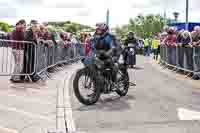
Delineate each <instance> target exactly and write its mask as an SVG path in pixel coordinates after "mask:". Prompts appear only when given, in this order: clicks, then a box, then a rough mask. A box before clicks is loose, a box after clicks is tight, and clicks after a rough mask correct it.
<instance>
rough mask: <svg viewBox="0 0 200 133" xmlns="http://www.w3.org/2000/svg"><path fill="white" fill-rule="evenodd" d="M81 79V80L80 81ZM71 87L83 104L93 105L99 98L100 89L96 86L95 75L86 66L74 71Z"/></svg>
mask: <svg viewBox="0 0 200 133" xmlns="http://www.w3.org/2000/svg"><path fill="white" fill-rule="evenodd" d="M82 79H83V81H81V80H82ZM73 88H74V93H75V96H76V97H77V99H78V100H79V102H81V103H82V104H84V105H93V104H95V103H96V102H97V101H98V100H99V97H100V94H101V91H100V89H99V88H98V85H97V79H96V78H95V75H94V74H92V72H90V69H89V68H88V67H86V68H83V69H81V70H79V71H78V72H77V73H76V76H75V78H74V81H73ZM88 92H89V93H88ZM90 92H91V93H90Z"/></svg>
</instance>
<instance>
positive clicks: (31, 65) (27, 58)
mask: <svg viewBox="0 0 200 133" xmlns="http://www.w3.org/2000/svg"><path fill="white" fill-rule="evenodd" d="M30 25H31V27H30V28H29V29H28V30H27V31H26V33H25V40H26V41H30V42H32V44H27V45H25V49H24V73H26V74H32V75H31V76H30V78H31V80H32V81H33V82H36V81H38V80H39V77H38V76H37V75H36V72H35V64H36V62H35V58H36V55H35V49H36V46H35V45H37V39H38V33H39V30H40V29H39V25H38V22H37V21H36V20H32V21H31V23H30Z"/></svg>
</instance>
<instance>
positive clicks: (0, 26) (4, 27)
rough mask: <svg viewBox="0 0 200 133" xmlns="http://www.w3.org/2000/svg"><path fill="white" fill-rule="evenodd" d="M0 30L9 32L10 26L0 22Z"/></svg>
mask: <svg viewBox="0 0 200 133" xmlns="http://www.w3.org/2000/svg"><path fill="white" fill-rule="evenodd" d="M0 29H1V30H2V31H4V32H10V31H11V29H10V26H9V24H7V23H5V22H0Z"/></svg>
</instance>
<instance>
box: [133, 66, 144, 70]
mask: <svg viewBox="0 0 200 133" xmlns="http://www.w3.org/2000/svg"><path fill="white" fill-rule="evenodd" d="M133 69H135V70H143V69H144V68H143V67H139V66H135V67H134V68H133Z"/></svg>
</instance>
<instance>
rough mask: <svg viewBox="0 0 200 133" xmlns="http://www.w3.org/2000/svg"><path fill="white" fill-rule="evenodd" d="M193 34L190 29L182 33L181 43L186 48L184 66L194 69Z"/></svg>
mask: <svg viewBox="0 0 200 133" xmlns="http://www.w3.org/2000/svg"><path fill="white" fill-rule="evenodd" d="M191 43H192V38H191V34H190V32H188V31H184V32H183V35H182V40H181V44H182V47H183V48H184V60H183V61H184V68H185V69H188V70H193V48H191V47H192V45H191Z"/></svg>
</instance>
